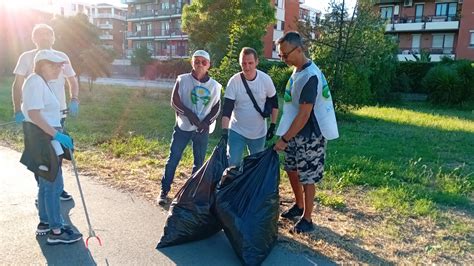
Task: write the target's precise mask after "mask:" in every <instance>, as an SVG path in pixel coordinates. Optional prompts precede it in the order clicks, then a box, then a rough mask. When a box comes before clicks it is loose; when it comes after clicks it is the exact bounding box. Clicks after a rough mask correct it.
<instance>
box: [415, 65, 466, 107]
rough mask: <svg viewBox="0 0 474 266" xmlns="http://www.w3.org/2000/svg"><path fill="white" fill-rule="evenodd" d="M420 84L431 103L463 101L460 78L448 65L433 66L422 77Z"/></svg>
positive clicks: (457, 102) (456, 102)
mask: <svg viewBox="0 0 474 266" xmlns="http://www.w3.org/2000/svg"><path fill="white" fill-rule="evenodd" d="M422 85H423V88H424V90H425V91H428V92H429V93H428V99H429V100H430V101H431V102H433V103H437V104H459V103H461V102H462V101H463V93H462V90H463V88H462V81H461V78H460V77H458V75H457V71H456V69H454V68H452V67H451V66H449V65H439V66H436V67H433V68H432V69H431V70H430V71H429V72H428V73H427V74H426V76H425V77H424V78H423V81H422Z"/></svg>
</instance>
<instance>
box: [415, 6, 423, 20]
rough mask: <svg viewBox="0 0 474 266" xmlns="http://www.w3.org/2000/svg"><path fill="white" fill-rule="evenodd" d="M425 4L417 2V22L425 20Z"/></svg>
mask: <svg viewBox="0 0 474 266" xmlns="http://www.w3.org/2000/svg"><path fill="white" fill-rule="evenodd" d="M424 7H425V5H423V4H416V5H415V22H422V21H423V9H424Z"/></svg>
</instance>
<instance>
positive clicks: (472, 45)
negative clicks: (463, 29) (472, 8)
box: [469, 31, 474, 47]
mask: <svg viewBox="0 0 474 266" xmlns="http://www.w3.org/2000/svg"><path fill="white" fill-rule="evenodd" d="M469 46H470V47H474V31H471V41H470V42H469Z"/></svg>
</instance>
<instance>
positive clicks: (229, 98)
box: [222, 47, 278, 166]
mask: <svg viewBox="0 0 474 266" xmlns="http://www.w3.org/2000/svg"><path fill="white" fill-rule="evenodd" d="M239 63H240V67H241V68H242V72H241V73H237V74H235V75H234V76H232V78H230V80H229V82H228V83H227V88H226V90H225V94H224V107H223V111H222V129H223V130H222V131H223V132H222V134H223V137H224V138H228V142H227V156H228V158H229V166H239V165H240V164H241V162H242V154H243V152H244V148H245V146H247V149H248V152H249V154H254V153H257V152H260V151H263V149H264V147H265V140H266V139H267V140H270V139H271V138H272V137H273V136H274V134H275V123H276V120H277V118H278V97H277V94H276V90H275V85H273V81H272V79H271V78H270V76H268V75H267V74H265V73H264V72H262V71H260V70H258V69H257V65H258V56H257V52H256V51H255V49H253V48H250V47H244V48H242V50H241V52H240V55H239ZM243 79H245V82H246V83H247V84H248V87H249V89H250V91H251V93H252V95H253V97H254V98H255V102H256V103H257V104H258V107H259V108H260V111H263V110H264V106H265V102H266V101H267V100H268V101H270V102H271V103H272V111H271V124H270V127H269V128H268V130H267V123H266V119H265V118H263V116H262V115H261V114H260V112H259V111H257V109H256V108H255V106H254V104H253V102H252V100H251V98H250V96H249V94H248V93H247V91H246V88H245V85H244V80H243Z"/></svg>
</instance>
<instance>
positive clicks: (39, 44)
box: [12, 24, 79, 200]
mask: <svg viewBox="0 0 474 266" xmlns="http://www.w3.org/2000/svg"><path fill="white" fill-rule="evenodd" d="M31 39H32V41H33V43H34V44H35V45H36V48H35V49H33V50H30V51H27V52H24V53H23V54H21V55H20V57H19V58H18V62H17V64H16V67H15V69H14V70H13V74H15V80H14V81H13V86H12V98H13V110H14V112H15V121H16V122H17V123H21V122H22V121H23V120H24V116H23V113H22V112H21V110H20V106H21V101H22V96H23V97H24V95H22V90H21V88H22V86H23V83H24V81H25V79H26V78H27V77H28V76H29V75H31V74H32V73H33V65H34V58H35V55H36V53H37V52H38V51H39V50H43V49H48V50H51V51H53V52H54V53H55V54H56V55H57V56H59V57H61V58H63V59H64V62H67V64H65V65H64V68H63V69H61V71H60V73H59V75H58V77H57V78H55V79H53V80H50V81H49V82H48V85H49V87H50V88H51V89H52V90H53V93H54V95H55V96H56V98H57V99H58V101H59V104H60V109H61V112H62V115H61V118H62V119H61V125H62V126H63V129H64V121H65V118H66V112H67V109H68V108H67V105H66V92H65V88H64V85H65V80H67V82H68V84H69V89H70V98H71V101H70V103H69V114H71V115H72V116H76V115H77V114H78V113H79V85H78V82H77V79H76V72H74V69H73V68H72V65H71V62H70V60H69V57H68V56H67V55H66V54H65V53H63V52H60V51H56V50H54V49H52V46H53V44H54V41H55V37H54V31H53V29H52V28H51V27H50V26H48V25H46V24H37V25H35V27H34V28H33V31H32V34H31ZM35 178H36V180H38V178H37V177H35ZM71 199H72V197H71V195H69V193H67V192H66V191H63V193H62V194H61V200H71Z"/></svg>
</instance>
